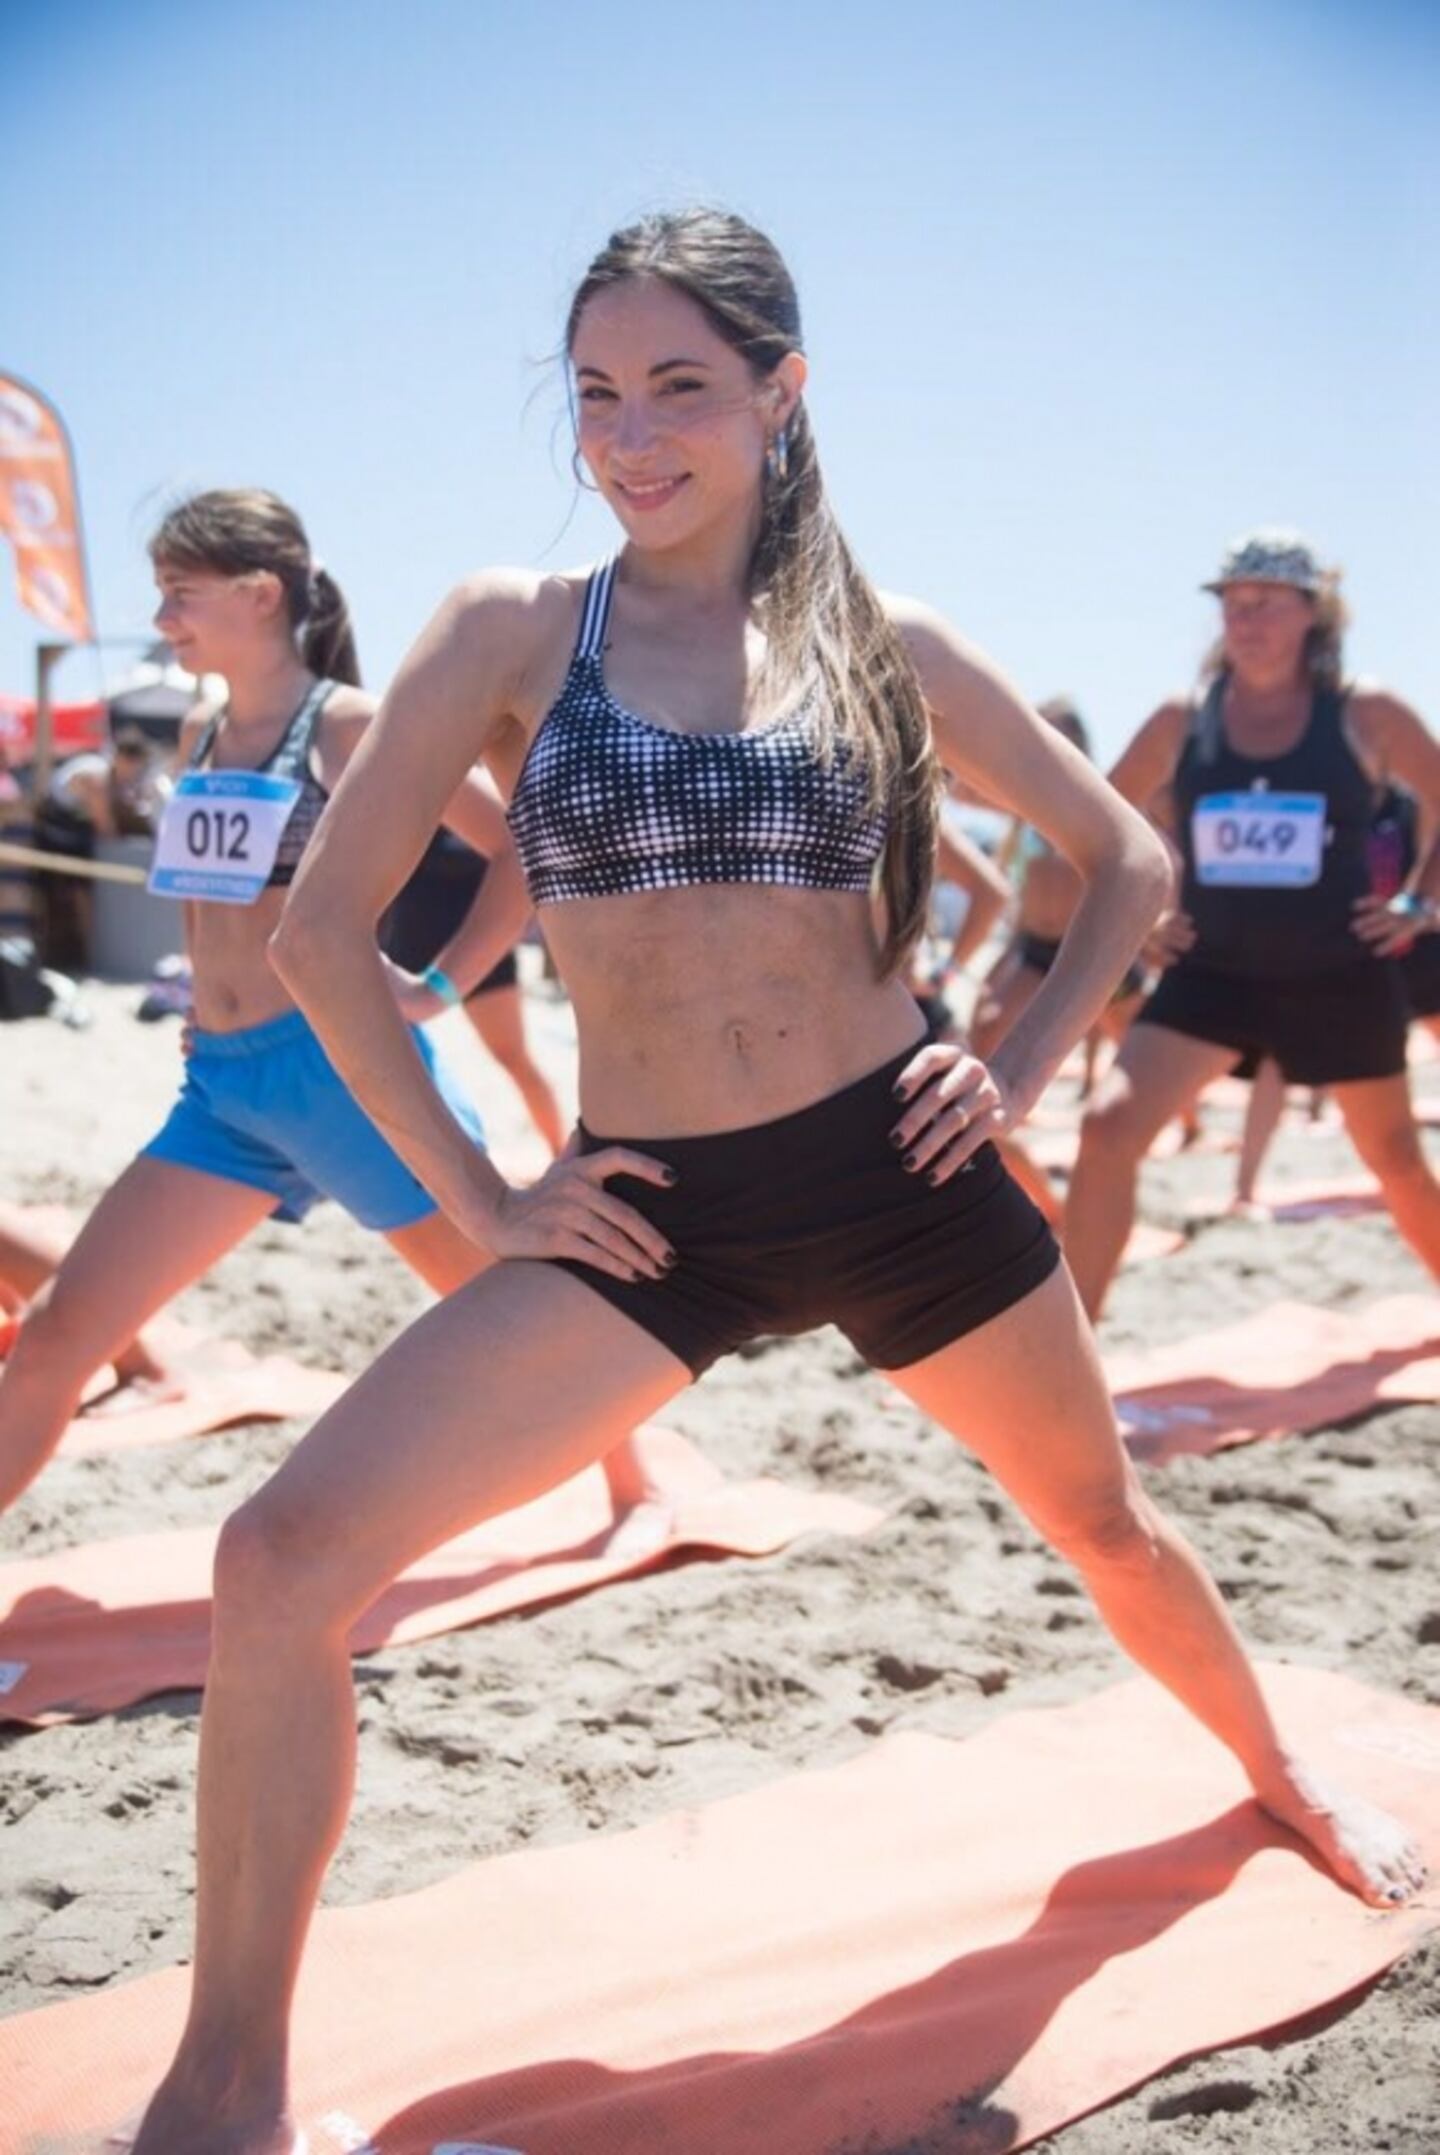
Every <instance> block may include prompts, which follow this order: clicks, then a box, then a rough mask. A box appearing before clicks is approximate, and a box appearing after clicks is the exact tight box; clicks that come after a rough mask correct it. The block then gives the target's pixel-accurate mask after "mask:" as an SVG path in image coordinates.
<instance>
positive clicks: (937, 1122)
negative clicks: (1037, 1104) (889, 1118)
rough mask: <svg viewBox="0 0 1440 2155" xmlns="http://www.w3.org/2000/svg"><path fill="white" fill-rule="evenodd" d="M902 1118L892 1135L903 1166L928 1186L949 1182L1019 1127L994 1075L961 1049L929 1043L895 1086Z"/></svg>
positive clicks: (1007, 1095) (1004, 1090)
mask: <svg viewBox="0 0 1440 2155" xmlns="http://www.w3.org/2000/svg"><path fill="white" fill-rule="evenodd" d="M895 1096H896V1098H897V1099H898V1100H900V1101H902V1102H903V1103H904V1113H903V1114H902V1115H901V1116H900V1119H899V1121H898V1122H897V1123H896V1124H895V1127H894V1129H893V1130H892V1131H891V1133H890V1142H891V1143H892V1144H893V1145H894V1146H895V1148H896V1150H897V1152H898V1153H899V1154H900V1165H901V1166H902V1167H903V1168H904V1169H906V1170H907V1172H909V1173H910V1174H912V1175H923V1176H924V1177H925V1179H926V1180H927V1181H928V1182H931V1183H936V1184H938V1183H942V1182H948V1181H949V1179H950V1177H951V1176H952V1175H954V1174H958V1173H959V1171H960V1169H961V1168H962V1167H963V1166H964V1165H965V1163H966V1161H967V1160H969V1159H970V1158H971V1157H972V1156H973V1155H974V1154H975V1153H976V1152H978V1151H979V1149H980V1147H981V1146H982V1145H984V1144H987V1143H990V1142H993V1140H994V1139H996V1138H999V1137H1003V1136H1004V1135H1005V1133H1006V1131H1007V1130H1009V1129H1012V1128H1013V1127H1014V1125H1015V1124H1016V1123H1017V1122H1018V1121H1019V1119H1020V1116H1019V1112H1018V1106H1017V1103H1016V1102H1015V1101H1014V1099H1013V1098H1012V1096H1011V1094H1010V1092H1009V1089H1008V1087H1007V1086H1006V1085H1005V1084H1004V1082H1003V1081H1002V1080H1001V1079H1000V1078H998V1077H997V1076H996V1074H995V1072H994V1071H993V1070H991V1069H989V1068H988V1067H987V1066H986V1064H984V1063H982V1062H981V1061H980V1060H979V1058H978V1056H975V1055H971V1054H970V1053H969V1051H968V1050H967V1049H965V1048H962V1047H956V1046H954V1045H952V1044H951V1043H949V1042H947V1041H943V1040H934V1041H931V1042H930V1043H929V1044H928V1045H927V1046H925V1047H923V1048H921V1049H920V1050H919V1051H918V1053H917V1054H915V1055H914V1056H912V1058H911V1059H910V1061H909V1062H908V1063H907V1064H906V1065H905V1068H904V1069H903V1070H902V1071H901V1073H900V1075H899V1077H898V1078H897V1079H896V1081H895Z"/></svg>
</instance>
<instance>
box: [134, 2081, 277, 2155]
mask: <svg viewBox="0 0 1440 2155" xmlns="http://www.w3.org/2000/svg"><path fill="white" fill-rule="evenodd" d="M105 2148H106V2150H107V2151H108V2150H114V2151H116V2155H118V2151H119V2150H121V2149H124V2150H125V2151H126V2155H310V2143H309V2140H308V2139H307V2138H306V2136H305V2134H304V2133H302V2132H301V2131H299V2129H298V2128H297V2127H296V2126H294V2125H292V2124H291V2122H290V2117H289V2113H288V2112H284V2113H282V2114H281V2115H280V2116H279V2117H277V2116H276V2114H275V2112H274V2111H273V2110H271V2111H270V2112H268V2114H265V2115H251V2116H250V2117H248V2118H235V2119H233V2120H227V2119H223V2118H221V2117H219V2116H217V2115H216V2113H215V2111H214V2110H213V2109H211V2108H209V2107H207V2106H204V2105H197V2104H195V2103H194V2102H187V2101H184V2100H182V2099H179V2098H177V2097H174V2096H168V2095H167V2093H166V2091H165V2089H164V2088H163V2087H162V2088H161V2089H160V2090H159V2091H158V2092H157V2093H156V2095H155V2096H154V2097H153V2098H152V2099H151V2102H150V2106H149V2108H148V2109H147V2110H146V2112H145V2115H144V2117H143V2118H142V2119H141V2120H140V2122H139V2124H138V2125H137V2126H134V2127H132V2128H131V2129H129V2130H128V2131H126V2130H121V2131H118V2132H116V2133H113V2134H111V2135H110V2136H109V2137H108V2138H107V2139H106V2141H105Z"/></svg>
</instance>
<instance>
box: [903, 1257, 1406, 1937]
mask: <svg viewBox="0 0 1440 2155" xmlns="http://www.w3.org/2000/svg"><path fill="white" fill-rule="evenodd" d="M889 1375H890V1376H891V1378H892V1380H893V1381H894V1382H895V1383H896V1384H897V1385H898V1386H899V1387H900V1389H901V1390H902V1391H903V1392H905V1393H907V1394H908V1395H909V1397H910V1398H911V1399H913V1400H914V1401H915V1403H916V1404H917V1406H919V1407H920V1408H922V1409H923V1411H924V1412H925V1413H926V1414H929V1415H932V1416H933V1417H934V1418H935V1420H936V1421H939V1422H941V1423H943V1424H944V1425H945V1427H946V1428H948V1429H950V1430H952V1431H953V1432H954V1433H955V1434H956V1435H957V1436H960V1437H961V1438H962V1439H963V1441H964V1442H966V1443H967V1444H969V1445H970V1446H971V1447H972V1449H973V1450H974V1451H975V1453H976V1454H977V1456H978V1457H979V1458H980V1459H981V1460H983V1461H984V1463H985V1465H986V1466H987V1467H989V1469H990V1470H991V1472H992V1473H993V1474H994V1475H995V1477H996V1479H997V1480H998V1481H999V1482H1000V1483H1001V1485H1002V1487H1003V1488H1004V1489H1005V1490H1006V1491H1007V1493H1008V1494H1009V1495H1010V1496H1011V1497H1012V1498H1013V1499H1014V1501H1015V1502H1016V1503H1017V1504H1018V1505H1019V1506H1020V1508H1021V1510H1022V1511H1023V1512H1024V1513H1025V1514H1026V1516H1027V1517H1028V1518H1029V1519H1030V1521H1031V1522H1032V1524H1033V1525H1034V1526H1035V1528H1036V1529H1037V1531H1038V1532H1040V1533H1042V1534H1043V1535H1045V1537H1046V1538H1047V1540H1049V1541H1051V1542H1052V1543H1053V1544H1054V1546H1055V1547H1056V1548H1057V1549H1058V1550H1059V1551H1060V1552H1061V1553H1062V1554H1063V1555H1065V1556H1067V1557H1069V1558H1070V1559H1071V1561H1072V1562H1073V1563H1074V1564H1075V1565H1076V1567H1077V1568H1078V1570H1079V1571H1080V1573H1081V1575H1082V1576H1083V1578H1084V1580H1085V1583H1086V1585H1087V1586H1088V1587H1089V1589H1090V1592H1091V1595H1092V1596H1093V1598H1094V1601H1095V1605H1096V1607H1097V1608H1098V1609H1099V1611H1100V1614H1101V1616H1102V1617H1103V1618H1104V1619H1105V1622H1106V1624H1107V1625H1108V1626H1109V1628H1110V1630H1111V1632H1112V1633H1113V1634H1114V1636H1115V1638H1116V1639H1117V1640H1118V1642H1119V1644H1120V1645H1121V1646H1122V1647H1124V1649H1125V1651H1126V1652H1127V1653H1128V1654H1129V1655H1130V1656H1131V1657H1132V1659H1134V1660H1135V1661H1137V1662H1138V1663H1139V1664H1140V1666H1141V1667H1142V1668H1144V1669H1147V1670H1148V1671H1149V1673H1150V1674H1151V1675H1152V1676H1154V1677H1156V1678H1157V1679H1158V1680H1159V1682H1161V1683H1162V1684H1164V1686H1165V1687H1166V1689H1167V1690H1168V1691H1170V1692H1171V1693H1173V1695H1174V1696H1175V1697H1176V1698H1177V1699H1178V1700H1179V1701H1180V1703H1181V1704H1182V1705H1183V1706H1185V1707H1187V1708H1188V1709H1189V1711H1190V1712H1191V1713H1193V1714H1194V1715H1195V1716H1196V1718H1197V1719H1198V1720H1199V1721H1202V1722H1203V1723H1204V1725H1205V1727H1206V1728H1208V1729H1209V1730H1210V1731H1211V1732H1212V1734H1213V1735H1215V1736H1217V1737H1218V1738H1219V1740H1220V1742H1221V1743H1223V1744H1225V1745H1226V1746H1227V1747H1228V1749H1230V1750H1231V1751H1233V1752H1234V1754H1235V1756H1236V1757H1237V1758H1238V1759H1239V1761H1240V1763H1241V1765H1242V1766H1243V1767H1244V1769H1245V1771H1246V1773H1247V1774H1248V1775H1249V1778H1250V1782H1251V1786H1252V1787H1253V1788H1254V1790H1255V1794H1256V1796H1257V1798H1258V1799H1259V1801H1260V1802H1261V1804H1263V1805H1264V1807H1265V1809H1266V1810H1267V1811H1269V1812H1270V1813H1271V1815H1272V1816H1273V1817H1275V1818H1277V1819H1278V1820H1279V1821H1280V1823H1281V1824H1282V1825H1285V1826H1288V1827H1290V1828H1291V1829H1292V1831H1294V1832H1296V1833H1298V1834H1300V1835H1301V1836H1302V1838H1304V1839H1305V1840H1307V1841H1309V1842H1310V1843H1311V1845H1312V1846H1313V1847H1314V1848H1315V1849H1316V1850H1317V1852H1318V1853H1319V1854H1320V1855H1321V1856H1322V1857H1323V1859H1324V1860H1325V1862H1326V1863H1327V1864H1329V1865H1330V1867H1331V1868H1332V1870H1334V1872H1335V1873H1336V1875H1337V1876H1338V1877H1339V1878H1341V1879H1343V1880H1344V1882H1345V1883H1346V1884H1347V1885H1348V1886H1351V1887H1353V1888H1354V1890H1355V1891H1356V1892H1357V1893H1359V1894H1361V1895H1362V1896H1363V1897H1364V1898H1365V1899H1366V1900H1370V1901H1373V1902H1375V1903H1376V1904H1377V1905H1382V1906H1383V1905H1387V1904H1391V1903H1393V1902H1394V1901H1396V1900H1401V1899H1404V1898H1406V1897H1407V1896H1408V1894H1409V1893H1410V1892H1411V1891H1413V1890H1414V1889H1415V1887H1416V1886H1418V1885H1419V1883H1420V1882H1421V1879H1422V1877H1423V1865H1422V1864H1421V1861H1420V1857H1419V1853H1418V1850H1417V1849H1416V1847H1415V1845H1414V1843H1413V1842H1412V1841H1411V1839H1410V1837H1409V1836H1408V1835H1407V1834H1406V1833H1405V1831H1404V1829H1403V1828H1402V1827H1400V1826H1399V1825H1398V1824H1397V1823H1396V1821H1394V1820H1393V1819H1391V1818H1389V1817H1387V1816H1386V1814H1385V1813H1384V1812H1381V1811H1377V1810H1376V1809H1375V1808H1374V1807H1373V1806H1372V1805H1370V1804H1367V1803H1364V1802H1361V1801H1359V1800H1357V1799H1355V1798H1351V1797H1348V1796H1346V1795H1344V1794H1343V1792H1341V1791H1339V1790H1337V1789H1334V1788H1330V1787H1325V1786H1322V1784H1321V1783H1320V1781H1319V1779H1318V1778H1317V1777H1316V1776H1315V1775H1314V1774H1312V1773H1311V1772H1310V1771H1309V1770H1308V1769H1307V1768H1306V1767H1305V1765H1304V1764H1303V1763H1302V1762H1301V1761H1299V1760H1297V1759H1295V1758H1294V1757H1293V1756H1292V1755H1291V1754H1290V1752H1289V1751H1288V1750H1287V1748H1286V1746H1285V1743H1284V1739H1283V1737H1282V1736H1281V1734H1280V1732H1279V1731H1278V1730H1277V1728H1276V1726H1275V1723H1274V1721H1273V1720H1272V1718H1271V1715H1270V1711H1269V1709H1268V1707H1267V1706H1266V1704H1265V1700H1264V1698H1263V1696H1262V1694H1261V1691H1260V1687H1259V1685H1258V1683H1257V1682H1256V1679H1255V1675H1254V1671H1253V1670H1252V1669H1251V1667H1250V1664H1249V1662H1248V1660H1247V1659H1246V1656H1245V1651H1244V1648H1243V1647H1242V1645H1241V1643H1240V1640H1239V1638H1238V1637H1237V1635H1236V1632H1235V1629H1234V1627H1233V1625H1232V1624H1231V1622H1230V1618H1229V1616H1228V1615H1227V1613H1226V1610H1225V1605H1224V1603H1223V1602H1222V1601H1221V1599H1220V1596H1219V1594H1218V1593H1217V1592H1216V1590H1215V1587H1214V1584H1213V1583H1212V1581H1211V1579H1210V1577H1209V1575H1208V1573H1207V1572H1206V1570H1205V1568H1204V1566H1203V1565H1202V1564H1201V1562H1200V1559H1199V1558H1198V1557H1197V1556H1196V1554H1195V1552H1194V1550H1193V1549H1191V1547H1190V1545H1189V1543H1188V1542H1186V1541H1185V1539H1184V1537H1183V1536H1182V1535H1181V1534H1180V1533H1179V1532H1178V1530H1177V1529H1176V1528H1175V1527H1173V1526H1172V1525H1171V1524H1170V1523H1169V1522H1168V1521H1167V1520H1166V1519H1165V1518H1164V1517H1163V1516H1162V1515H1161V1513H1160V1512H1159V1511H1158V1510H1157V1508H1156V1506H1155V1505H1154V1504H1153V1503H1152V1502H1151V1500H1150V1498H1149V1497H1148V1496H1147V1495H1146V1493H1145V1491H1144V1489H1143V1488H1142V1487H1141V1484H1140V1480H1139V1477H1138V1476H1137V1474H1136V1472H1135V1469H1134V1466H1133V1465H1132V1464H1131V1462H1130V1460H1129V1458H1128V1457H1127V1455H1126V1452H1125V1450H1124V1447H1123V1445H1122V1444H1121V1442H1120V1439H1119V1436H1118V1435H1117V1433H1116V1428H1115V1412H1114V1408H1113V1407H1112V1405H1111V1402H1110V1398H1109V1395H1108V1393H1107V1392H1106V1389H1105V1382H1104V1378H1103V1375H1102V1373H1101V1369H1100V1362H1099V1357H1098V1355H1097V1353H1096V1350H1095V1342H1094V1339H1093V1337H1092V1336H1091V1333H1090V1328H1089V1326H1088V1324H1087V1323H1086V1322H1085V1318H1084V1316H1083V1314H1082V1312H1081V1309H1080V1305H1079V1301H1078V1299H1077V1297H1076V1294H1075V1290H1074V1287H1073V1284H1072V1282H1071V1281H1070V1279H1069V1278H1068V1276H1067V1275H1066V1273H1065V1271H1064V1269H1063V1267H1062V1268H1061V1270H1060V1271H1058V1272H1056V1273H1055V1274H1054V1275H1052V1277H1051V1278H1050V1279H1049V1280H1047V1281H1046V1282H1045V1284H1044V1286H1042V1287H1039V1288H1037V1289H1036V1290H1035V1292H1034V1293H1033V1294H1032V1295H1029V1296H1028V1297H1027V1298H1026V1299H1025V1301H1024V1302H1021V1303H1018V1304H1016V1305H1015V1306H1014V1307H1012V1308H1011V1309H1008V1310H1006V1311H1005V1312H1004V1313H1003V1315H1001V1316H1000V1317H997V1318H995V1319H994V1320H993V1321H992V1322H991V1323H989V1324H987V1325H984V1326H982V1327H981V1328H980V1330H979V1331H977V1332H973V1333H970V1334H969V1335H968V1336H966V1337H965V1338H962V1339H959V1340H957V1341H956V1342H955V1344H954V1345H953V1346H951V1347H947V1348H945V1349H943V1350H942V1351H941V1352H940V1353H939V1354H935V1355H931V1356H930V1357H929V1359H928V1360H926V1361H924V1362H917V1363H915V1364H914V1365H913V1366H912V1367H911V1368H909V1369H905V1370H892V1371H890V1372H889Z"/></svg>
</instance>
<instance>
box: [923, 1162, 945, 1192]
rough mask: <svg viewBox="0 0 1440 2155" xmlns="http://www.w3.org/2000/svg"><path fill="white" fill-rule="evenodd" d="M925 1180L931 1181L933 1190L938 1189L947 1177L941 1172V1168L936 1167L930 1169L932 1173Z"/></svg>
mask: <svg viewBox="0 0 1440 2155" xmlns="http://www.w3.org/2000/svg"><path fill="white" fill-rule="evenodd" d="M925 1180H926V1181H927V1182H928V1183H929V1185H930V1187H931V1189H932V1190H938V1189H939V1187H940V1185H941V1183H942V1182H943V1181H944V1180H945V1177H944V1176H943V1175H942V1174H941V1172H940V1170H939V1168H938V1167H935V1168H932V1169H931V1170H930V1173H929V1174H928V1175H927V1176H926V1177H925Z"/></svg>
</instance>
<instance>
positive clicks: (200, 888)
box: [149, 771, 300, 905]
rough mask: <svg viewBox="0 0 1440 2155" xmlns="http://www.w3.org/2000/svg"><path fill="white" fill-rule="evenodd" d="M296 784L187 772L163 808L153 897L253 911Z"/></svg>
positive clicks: (259, 776) (257, 775) (263, 775)
mask: <svg viewBox="0 0 1440 2155" xmlns="http://www.w3.org/2000/svg"><path fill="white" fill-rule="evenodd" d="M299 798H300V781H299V780H298V779H296V778H272V777H271V776H270V775H269V774H268V773H267V772H265V771H187V772H186V773H185V776H184V777H183V778H182V779H181V780H180V782H179V784H178V785H177V786H176V788H175V791H174V792H173V793H172V794H171V796H170V798H169V800H168V801H167V802H166V804H165V813H164V816H163V817H162V818H161V822H160V831H159V835H158V837H157V838H156V840H155V855H154V858H153V860H152V861H151V863H150V878H149V887H150V889H151V890H152V891H153V892H154V893H155V895H156V896H157V897H159V898H205V899H209V900H211V901H215V902H218V903H219V904H221V905H253V904H254V903H255V900H256V899H257V898H258V897H259V895H260V893H261V891H262V890H264V888H265V885H266V883H267V882H268V881H269V877H270V871H271V869H272V868H273V867H274V865H275V856H276V854H277V853H278V852H279V850H280V840H281V838H282V837H283V836H284V832H285V826H286V824H287V823H288V822H289V821H290V812H291V810H292V809H293V808H294V806H295V803H296V801H297V800H298V799H299Z"/></svg>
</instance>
